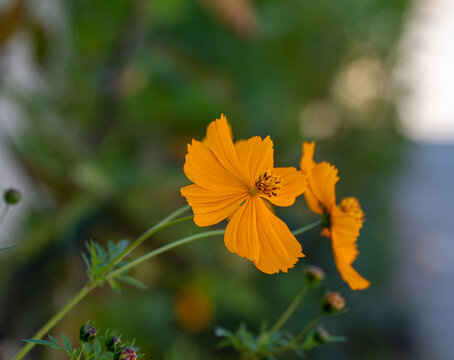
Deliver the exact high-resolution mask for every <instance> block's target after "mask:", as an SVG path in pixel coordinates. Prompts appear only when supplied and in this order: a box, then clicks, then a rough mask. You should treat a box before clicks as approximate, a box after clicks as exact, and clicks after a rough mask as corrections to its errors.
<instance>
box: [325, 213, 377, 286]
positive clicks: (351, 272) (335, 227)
mask: <svg viewBox="0 0 454 360" xmlns="http://www.w3.org/2000/svg"><path fill="white" fill-rule="evenodd" d="M330 221H331V229H330V236H331V245H332V248H333V254H334V261H335V263H336V267H337V270H338V271H339V274H340V275H341V277H342V279H343V280H344V281H345V282H346V283H347V284H348V285H349V286H350V288H351V289H352V290H363V289H366V288H368V287H369V285H370V282H369V281H368V280H366V279H365V278H363V277H362V276H361V275H360V274H359V273H358V272H357V271H356V270H355V269H354V268H353V267H352V264H353V262H354V261H355V259H356V257H357V256H358V254H359V252H358V249H357V247H358V245H357V243H356V241H357V239H358V236H359V230H360V228H361V226H362V223H361V221H358V220H357V219H355V218H354V217H353V216H352V215H350V214H346V213H344V212H342V211H341V210H340V209H339V208H337V207H334V208H333V211H332V212H331V218H330Z"/></svg>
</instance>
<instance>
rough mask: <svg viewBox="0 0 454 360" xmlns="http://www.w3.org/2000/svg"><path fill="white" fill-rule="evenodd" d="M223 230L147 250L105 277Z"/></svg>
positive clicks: (118, 273) (110, 276)
mask: <svg viewBox="0 0 454 360" xmlns="http://www.w3.org/2000/svg"><path fill="white" fill-rule="evenodd" d="M224 232H225V230H213V231H207V232H203V233H200V234H196V235H191V236H187V237H184V238H182V239H179V240H176V241H174V242H172V243H170V244H167V245H164V246H161V247H160V248H158V249H156V250H153V251H151V252H149V253H148V254H145V255H143V256H141V257H139V258H137V259H136V260H134V261H131V262H129V263H127V264H126V265H123V266H122V267H121V268H118V269H116V270H114V271H112V272H110V273H109V274H107V275H106V276H105V279H106V280H109V279H111V278H114V277H116V276H118V275H120V274H121V273H123V272H125V271H127V270H129V269H131V268H133V267H135V266H137V265H139V264H141V263H143V262H144V261H146V260H149V259H151V258H154V257H155V256H157V255H159V254H162V253H164V252H166V251H169V250H171V249H173V248H176V247H178V246H181V245H184V244H187V243H189V242H191V241H194V240H197V239H202V238H206V237H210V236H216V235H223V234H224Z"/></svg>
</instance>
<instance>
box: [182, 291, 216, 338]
mask: <svg viewBox="0 0 454 360" xmlns="http://www.w3.org/2000/svg"><path fill="white" fill-rule="evenodd" d="M174 312H175V316H176V319H177V321H178V323H179V324H180V326H181V327H182V328H184V329H185V330H187V331H189V332H200V331H202V330H204V329H206V328H207V327H208V326H209V325H210V324H211V322H212V321H213V314H214V309H213V303H212V302H211V300H210V298H209V297H208V295H207V294H206V293H205V292H204V291H202V290H201V289H199V288H196V287H187V288H185V289H182V290H180V291H179V292H178V293H177V295H176V297H175V301H174Z"/></svg>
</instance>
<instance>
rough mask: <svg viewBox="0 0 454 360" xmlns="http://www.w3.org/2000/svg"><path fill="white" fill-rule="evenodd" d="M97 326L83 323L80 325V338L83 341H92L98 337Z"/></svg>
mask: <svg viewBox="0 0 454 360" xmlns="http://www.w3.org/2000/svg"><path fill="white" fill-rule="evenodd" d="M96 334H97V331H96V328H95V327H93V326H91V325H82V326H81V327H80V332H79V339H80V341H81V342H90V341H92V340H93V339H94V338H95V337H96Z"/></svg>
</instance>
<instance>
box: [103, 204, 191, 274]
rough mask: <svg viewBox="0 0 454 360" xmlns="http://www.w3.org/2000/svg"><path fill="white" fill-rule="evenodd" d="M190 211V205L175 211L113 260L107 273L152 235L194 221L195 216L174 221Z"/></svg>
mask: <svg viewBox="0 0 454 360" xmlns="http://www.w3.org/2000/svg"><path fill="white" fill-rule="evenodd" d="M189 209H190V207H189V205H185V206H182V207H181V208H179V209H177V210H176V211H174V212H173V213H171V214H170V215H169V216H167V217H165V218H164V219H162V220H161V221H160V222H158V223H157V224H156V225H155V226H153V227H152V228H150V229H148V230H147V231H145V232H144V233H143V234H142V235H140V236H139V237H138V238H137V239H136V241H134V242H133V243H132V244H130V245H129V246H128V247H127V248H126V249H124V250H123V251H122V252H121V253H120V254H119V255H118V256H117V257H116V258H115V259H114V260H112V262H111V263H110V264H109V267H108V268H107V270H106V272H108V271H109V270H110V269H112V268H113V267H114V266H115V265H116V264H118V263H119V262H120V261H121V260H123V259H124V258H125V257H126V256H127V255H128V254H129V253H130V252H131V251H133V250H134V249H135V248H137V247H138V246H139V245H140V244H142V243H143V242H144V241H145V240H147V239H148V238H149V237H150V236H151V235H153V234H155V233H157V232H158V231H160V230H162V229H165V228H166V227H168V226H171V225H175V224H178V223H180V222H183V221H186V220H190V219H192V218H193V216H192V215H191V216H186V217H183V218H180V219H176V220H173V219H175V218H176V217H177V216H178V215H181V214H183V213H185V212H186V211H187V210H189ZM171 220H173V221H171Z"/></svg>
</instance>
